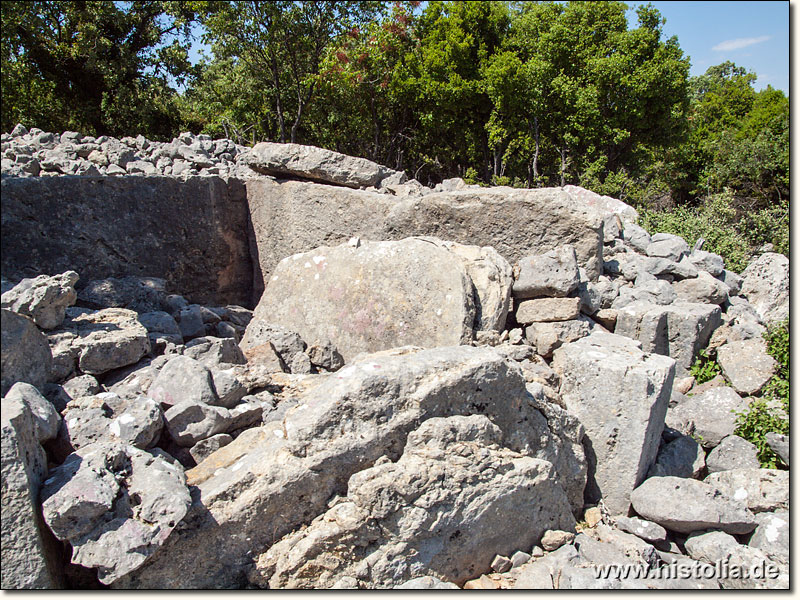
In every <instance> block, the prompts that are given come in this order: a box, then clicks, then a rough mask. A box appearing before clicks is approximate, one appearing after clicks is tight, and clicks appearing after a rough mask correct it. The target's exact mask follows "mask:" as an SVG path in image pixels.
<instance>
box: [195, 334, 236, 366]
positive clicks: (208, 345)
mask: <svg viewBox="0 0 800 600" xmlns="http://www.w3.org/2000/svg"><path fill="white" fill-rule="evenodd" d="M183 355H184V356H188V357H189V358H193V359H195V360H197V361H199V362H201V363H202V364H204V365H205V366H206V367H208V368H213V367H218V366H219V365H222V364H225V365H243V364H245V363H246V362H247V358H245V355H244V353H243V352H242V350H241V348H240V347H239V346H238V345H237V344H236V340H235V339H233V338H217V337H211V336H207V337H199V338H195V339H193V340H190V341H189V342H187V343H186V348H185V349H184V351H183Z"/></svg>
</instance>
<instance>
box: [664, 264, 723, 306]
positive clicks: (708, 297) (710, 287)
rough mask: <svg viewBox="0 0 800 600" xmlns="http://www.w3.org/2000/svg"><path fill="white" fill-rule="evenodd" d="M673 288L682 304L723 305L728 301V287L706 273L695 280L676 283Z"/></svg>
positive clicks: (701, 273) (702, 273)
mask: <svg viewBox="0 0 800 600" xmlns="http://www.w3.org/2000/svg"><path fill="white" fill-rule="evenodd" d="M672 288H673V289H674V290H675V293H676V294H677V296H678V300H679V301H681V302H690V303H700V304H722V303H723V302H725V301H726V300H727V299H728V286H726V285H725V284H724V283H722V282H721V281H720V280H719V279H716V278H714V277H712V276H711V275H709V274H708V273H706V272H705V271H700V272H699V273H698V274H697V277H695V278H693V279H684V280H682V281H676V282H675V283H673V284H672Z"/></svg>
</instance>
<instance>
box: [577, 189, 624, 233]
mask: <svg viewBox="0 0 800 600" xmlns="http://www.w3.org/2000/svg"><path fill="white" fill-rule="evenodd" d="M562 189H563V190H564V191H565V192H567V193H568V194H569V195H570V196H572V198H574V199H575V200H576V201H577V203H579V204H580V205H582V206H590V207H592V208H594V209H596V210H597V211H598V212H599V213H600V214H601V215H603V216H607V215H610V214H613V215H617V216H618V217H619V218H620V221H622V223H623V224H625V225H626V226H628V225H634V227H635V226H636V225H635V223H636V221H638V220H639V213H638V212H636V209H635V208H633V207H632V206H631V205H629V204H626V203H625V202H623V201H622V200H617V199H616V198H612V197H611V196H601V195H600V194H598V193H596V192H593V191H591V190H587V189H586V188H582V187H579V186H577V185H565V186H564V187H563V188H562Z"/></svg>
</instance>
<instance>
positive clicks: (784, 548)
mask: <svg viewBox="0 0 800 600" xmlns="http://www.w3.org/2000/svg"><path fill="white" fill-rule="evenodd" d="M756 522H757V523H758V525H757V526H756V530H755V531H754V532H753V536H752V537H751V538H750V541H749V542H748V545H749V546H751V547H753V548H757V549H759V550H761V551H762V552H763V553H764V554H766V555H767V556H768V557H769V558H770V559H772V560H774V561H776V562H779V563H783V564H785V565H788V564H789V546H790V537H789V533H790V531H791V529H790V527H789V511H788V510H776V511H774V512H762V513H758V514H757V515H756Z"/></svg>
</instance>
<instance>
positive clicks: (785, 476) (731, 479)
mask: <svg viewBox="0 0 800 600" xmlns="http://www.w3.org/2000/svg"><path fill="white" fill-rule="evenodd" d="M705 481H706V483H708V484H710V485H712V486H713V487H715V488H716V489H718V490H720V491H721V492H722V493H724V494H727V495H728V496H730V497H731V498H734V499H736V500H739V501H741V502H742V503H744V504H746V505H747V508H749V509H750V510H752V511H753V512H754V513H760V512H767V511H773V510H776V509H788V508H789V471H781V470H778V469H747V468H740V469H731V470H730V471H720V472H718V473H711V474H710V475H709V476H708V477H706V479H705Z"/></svg>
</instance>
